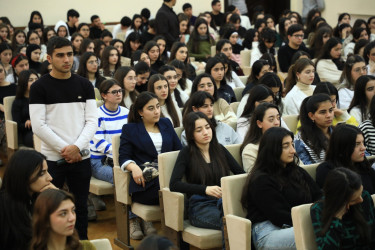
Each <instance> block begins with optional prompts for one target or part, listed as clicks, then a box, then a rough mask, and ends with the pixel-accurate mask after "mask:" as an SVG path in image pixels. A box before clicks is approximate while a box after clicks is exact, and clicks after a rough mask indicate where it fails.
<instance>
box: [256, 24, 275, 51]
mask: <svg viewBox="0 0 375 250" xmlns="http://www.w3.org/2000/svg"><path fill="white" fill-rule="evenodd" d="M265 42H273V43H275V42H276V31H274V30H272V29H270V28H267V27H266V28H264V29H262V31H261V32H260V34H259V45H258V48H259V51H260V53H262V54H264V53H266V52H268V49H267V47H266V44H265ZM269 52H270V53H272V54H275V44H274V46H272V48H270V49H269Z"/></svg>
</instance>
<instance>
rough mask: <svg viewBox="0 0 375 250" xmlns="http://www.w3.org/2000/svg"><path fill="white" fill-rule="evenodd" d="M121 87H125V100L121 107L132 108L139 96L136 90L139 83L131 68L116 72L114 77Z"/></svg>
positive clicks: (121, 68)
mask: <svg viewBox="0 0 375 250" xmlns="http://www.w3.org/2000/svg"><path fill="white" fill-rule="evenodd" d="M113 78H114V79H115V80H116V81H117V82H118V83H120V85H123V86H122V87H123V90H124V92H123V97H124V98H123V100H122V102H121V103H120V105H121V106H123V107H126V108H128V109H129V108H130V106H131V105H132V104H133V103H134V102H135V99H136V98H137V96H138V95H139V93H138V91H137V90H136V89H135V85H136V83H137V76H136V74H135V71H134V69H133V68H131V67H124V66H122V67H120V68H118V69H117V70H116V72H115V75H114V77H113Z"/></svg>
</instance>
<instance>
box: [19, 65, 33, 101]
mask: <svg viewBox="0 0 375 250" xmlns="http://www.w3.org/2000/svg"><path fill="white" fill-rule="evenodd" d="M30 75H36V77H37V78H38V79H39V76H38V73H37V72H36V71H35V70H33V69H29V70H24V71H22V72H21V73H20V77H19V79H18V85H17V91H16V99H22V98H25V93H26V91H27V88H28V86H29V77H30Z"/></svg>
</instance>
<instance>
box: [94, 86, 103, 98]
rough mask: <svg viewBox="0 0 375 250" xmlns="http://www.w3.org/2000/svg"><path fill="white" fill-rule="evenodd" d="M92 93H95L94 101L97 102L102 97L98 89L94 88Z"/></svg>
mask: <svg viewBox="0 0 375 250" xmlns="http://www.w3.org/2000/svg"><path fill="white" fill-rule="evenodd" d="M94 92H95V99H96V100H97V101H98V100H102V99H103V98H102V96H101V95H100V91H99V89H98V88H94Z"/></svg>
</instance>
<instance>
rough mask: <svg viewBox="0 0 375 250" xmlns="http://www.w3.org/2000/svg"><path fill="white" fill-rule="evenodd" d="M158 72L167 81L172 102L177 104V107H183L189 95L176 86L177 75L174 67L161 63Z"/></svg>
mask: <svg viewBox="0 0 375 250" xmlns="http://www.w3.org/2000/svg"><path fill="white" fill-rule="evenodd" d="M159 73H160V74H162V75H163V76H164V77H165V78H166V79H167V81H168V85H169V90H170V92H171V97H172V100H173V102H175V103H177V104H178V108H183V107H184V105H185V103H186V102H187V100H189V96H188V95H187V94H186V93H185V92H184V91H180V90H179V89H178V88H177V85H178V76H177V72H176V69H175V68H174V67H173V66H171V65H163V66H161V68H160V70H159Z"/></svg>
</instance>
